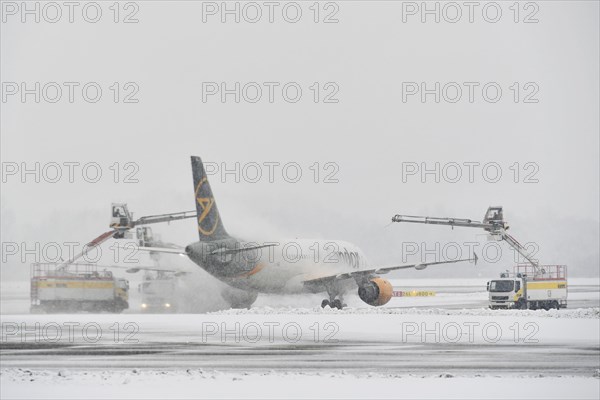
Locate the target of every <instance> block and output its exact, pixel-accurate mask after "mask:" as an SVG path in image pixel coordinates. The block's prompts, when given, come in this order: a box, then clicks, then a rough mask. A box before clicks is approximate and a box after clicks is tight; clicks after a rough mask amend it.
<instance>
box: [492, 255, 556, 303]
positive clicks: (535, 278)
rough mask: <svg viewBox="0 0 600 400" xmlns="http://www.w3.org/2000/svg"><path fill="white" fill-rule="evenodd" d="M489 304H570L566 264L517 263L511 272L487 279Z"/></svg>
mask: <svg viewBox="0 0 600 400" xmlns="http://www.w3.org/2000/svg"><path fill="white" fill-rule="evenodd" d="M487 290H488V292H489V302H490V308H492V309H497V308H517V309H532V310H536V309H545V310H549V309H551V308H556V309H559V308H565V307H567V267H566V265H536V266H534V265H529V264H519V265H516V266H515V267H514V269H513V272H512V273H509V272H504V273H502V274H500V279H494V280H492V281H489V282H488V283H487Z"/></svg>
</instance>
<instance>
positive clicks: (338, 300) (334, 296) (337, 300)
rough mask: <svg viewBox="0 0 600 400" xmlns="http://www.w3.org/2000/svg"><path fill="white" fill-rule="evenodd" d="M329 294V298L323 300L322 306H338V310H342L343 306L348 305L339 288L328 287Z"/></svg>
mask: <svg viewBox="0 0 600 400" xmlns="http://www.w3.org/2000/svg"><path fill="white" fill-rule="evenodd" d="M327 294H328V295H329V299H324V300H323V301H322V302H321V308H325V307H327V306H329V307H331V308H337V309H338V310H341V309H342V308H344V307H346V304H344V302H343V301H344V300H343V299H342V294H341V293H340V291H339V289H336V288H333V287H331V286H330V287H328V288H327Z"/></svg>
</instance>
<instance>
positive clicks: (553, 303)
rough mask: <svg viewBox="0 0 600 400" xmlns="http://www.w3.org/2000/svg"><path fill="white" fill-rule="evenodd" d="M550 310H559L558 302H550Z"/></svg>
mask: <svg viewBox="0 0 600 400" xmlns="http://www.w3.org/2000/svg"><path fill="white" fill-rule="evenodd" d="M550 307H551V308H556V309H557V310H560V304H558V301H556V300H554V301H553V302H552V305H551V306H550Z"/></svg>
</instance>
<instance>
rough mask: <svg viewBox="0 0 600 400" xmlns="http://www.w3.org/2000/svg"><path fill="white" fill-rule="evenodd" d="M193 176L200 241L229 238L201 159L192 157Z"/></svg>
mask: <svg viewBox="0 0 600 400" xmlns="http://www.w3.org/2000/svg"><path fill="white" fill-rule="evenodd" d="M192 174H193V176H194V194H195V199H196V212H197V223H198V235H199V236H200V241H201V242H210V241H213V240H221V239H226V238H228V237H229V234H228V233H227V231H226V230H225V228H224V227H223V221H222V220H221V216H220V215H219V210H218V209H217V203H216V202H215V198H214V196H213V193H212V190H211V188H210V184H209V183H208V177H207V176H206V171H205V170H204V165H203V164H202V160H201V159H200V157H196V156H192Z"/></svg>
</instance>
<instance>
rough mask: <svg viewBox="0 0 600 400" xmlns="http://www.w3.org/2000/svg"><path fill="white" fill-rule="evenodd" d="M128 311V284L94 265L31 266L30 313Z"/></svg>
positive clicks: (51, 264)
mask: <svg viewBox="0 0 600 400" xmlns="http://www.w3.org/2000/svg"><path fill="white" fill-rule="evenodd" d="M127 308H129V281H127V280H126V279H121V278H116V277H115V276H114V275H113V273H112V272H111V271H108V270H103V271H98V267H97V266H96V265H93V264H70V265H68V266H67V267H65V266H64V265H59V264H56V263H34V264H32V265H31V312H49V313H52V312H79V311H88V312H112V313H120V312H122V311H123V310H125V309H127Z"/></svg>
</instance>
